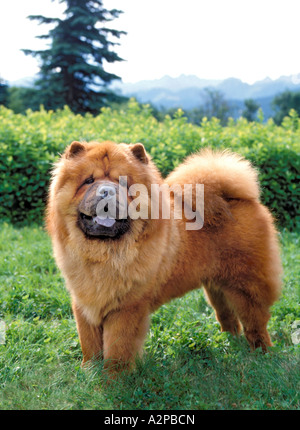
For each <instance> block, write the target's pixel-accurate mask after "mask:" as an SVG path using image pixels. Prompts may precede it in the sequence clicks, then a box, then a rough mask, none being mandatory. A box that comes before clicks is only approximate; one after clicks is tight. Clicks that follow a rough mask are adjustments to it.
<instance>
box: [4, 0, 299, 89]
mask: <svg viewBox="0 0 300 430" xmlns="http://www.w3.org/2000/svg"><path fill="white" fill-rule="evenodd" d="M104 6H105V7H107V8H109V9H113V8H117V9H121V10H123V11H124V13H123V14H122V15H121V16H120V18H119V19H117V20H115V21H113V22H112V23H110V26H111V27H112V28H115V29H119V30H124V31H127V32H128V35H127V36H123V37H122V38H121V40H120V43H121V45H120V47H118V48H116V50H117V52H118V54H119V55H120V56H121V57H122V58H124V59H125V60H126V61H124V62H122V63H115V64H112V65H109V66H107V67H106V70H107V71H110V72H113V73H116V74H117V75H119V76H121V77H122V79H123V81H124V82H136V81H139V80H143V79H156V78H160V77H162V76H164V75H170V76H173V77H176V76H179V75H181V74H194V75H196V76H198V77H200V78H207V79H211V78H213V79H224V78H228V77H237V78H240V79H242V80H243V81H245V82H249V83H252V82H254V81H256V80H260V79H264V78H265V77H267V76H268V77H270V78H272V79H276V78H278V77H279V76H281V75H298V74H299V73H300V55H299V17H300V1H299V0H180V1H179V0H104ZM63 10H64V6H63V5H61V4H59V3H58V0H56V1H54V2H52V1H51V0H13V1H11V2H6V1H4V0H1V1H0V76H1V77H2V78H4V79H6V80H16V79H20V78H23V77H26V76H32V75H34V74H35V73H36V72H37V71H38V65H37V60H35V59H33V58H32V57H26V56H25V55H24V54H23V53H21V52H20V49H21V48H28V49H36V48H43V47H44V46H45V41H39V40H38V39H35V36H37V35H39V34H45V33H47V32H48V26H39V25H38V24H37V23H35V22H32V21H29V20H28V19H26V17H27V16H28V15H29V14H41V15H42V14H44V15H46V16H59V15H60V14H61V12H62V11H63ZM299 76H300V75H299Z"/></svg>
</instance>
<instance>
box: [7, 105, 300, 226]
mask: <svg viewBox="0 0 300 430" xmlns="http://www.w3.org/2000/svg"><path fill="white" fill-rule="evenodd" d="M262 121H263V118H262V117H260V119H259V121H258V122H252V123H249V122H248V121H247V120H246V119H244V118H241V119H239V120H237V121H236V122H235V121H233V120H230V121H229V123H228V125H227V126H226V127H222V126H221V124H220V121H219V120H217V119H216V118H212V119H211V120H210V121H209V120H207V119H206V118H204V119H203V121H202V123H201V126H200V127H198V126H195V125H192V124H190V123H188V122H187V119H186V118H185V117H184V113H183V112H182V111H180V110H179V111H177V113H176V114H175V115H174V118H173V119H171V118H170V116H166V117H165V118H164V120H163V121H162V122H159V121H158V120H157V119H155V118H154V116H153V115H152V112H151V109H150V108H149V106H147V105H146V106H143V107H141V106H140V105H139V104H138V103H137V102H136V101H135V100H131V101H130V103H129V104H128V105H125V106H124V107H123V108H122V109H120V110H112V109H110V108H103V109H102V111H101V114H100V115H98V116H96V117H93V116H92V115H90V114H86V115H85V116H81V115H75V114H74V113H72V112H71V111H70V109H69V108H67V107H65V108H64V109H63V110H58V111H56V112H53V111H49V112H46V111H45V110H44V109H41V110H40V111H38V112H32V111H30V110H28V111H27V112H26V115H20V114H14V113H13V112H12V111H11V110H8V109H6V108H4V107H1V108H0V151H1V154H2V157H1V160H0V215H1V219H2V220H7V221H12V222H24V221H25V222H32V221H35V222H39V221H40V220H41V219H42V217H43V212H44V204H45V198H46V193H47V187H48V182H49V177H50V169H51V166H52V163H53V162H54V161H55V160H56V159H57V158H58V156H59V153H62V151H63V150H64V148H65V147H66V145H68V144H69V143H70V142H72V141H73V140H87V141H89V140H98V141H101V140H114V141H116V142H126V143H130V142H142V143H143V144H144V145H145V147H146V149H147V151H148V152H149V153H150V154H151V156H152V157H153V159H154V161H155V163H156V164H157V166H158V167H159V169H160V170H161V172H162V173H163V175H166V174H167V173H169V172H170V171H171V170H172V169H173V168H174V167H176V166H177V165H178V164H179V163H180V162H181V161H182V160H183V158H184V157H185V156H187V155H188V154H190V153H192V152H195V151H197V150H199V149H201V148H202V147H207V146H209V147H212V148H215V149H217V148H218V149H225V148H229V149H231V150H233V151H236V152H238V153H240V154H242V155H244V156H245V157H246V158H248V159H249V160H251V161H252V162H253V163H254V164H255V165H256V166H257V168H258V169H259V174H260V180H261V183H262V200H263V202H265V203H266V204H267V205H268V206H269V208H270V209H271V210H272V211H273V212H274V215H276V217H277V218H278V221H279V224H280V225H281V226H287V227H289V228H291V229H292V228H294V227H295V226H296V225H297V221H299V204H298V202H299V187H298V184H299V180H300V177H299V171H300V161H299V160H300V159H299V147H300V145H299V141H300V126H299V123H300V120H299V118H298V116H297V114H296V113H295V112H294V111H292V112H291V114H290V116H289V117H287V118H285V120H284V121H283V124H282V126H281V127H278V126H277V125H275V124H274V122H273V121H272V120H269V121H268V122H267V123H266V124H263V123H262Z"/></svg>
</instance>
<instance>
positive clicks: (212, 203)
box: [46, 141, 281, 371]
mask: <svg viewBox="0 0 300 430" xmlns="http://www.w3.org/2000/svg"><path fill="white" fill-rule="evenodd" d="M197 187H198V188H197ZM157 190H158V191H157ZM165 190H167V191H168V190H169V192H163V191H165ZM259 194H260V191H259V185H258V179H257V172H256V170H255V169H254V168H253V167H252V166H251V164H250V163H249V162H248V161H247V160H245V159H243V158H242V157H241V156H239V155H237V154H235V153H232V152H230V151H224V152H214V151H211V150H208V149H205V150H202V151H200V152H199V153H197V154H195V155H191V156H189V157H188V158H187V159H186V160H185V161H184V162H183V163H182V164H181V165H179V166H178V167H177V168H176V169H175V170H174V171H173V172H172V173H171V174H170V175H169V176H168V177H167V178H165V179H163V178H162V176H161V174H160V173H159V171H158V169H157V168H156V166H155V164H154V163H153V161H152V160H151V157H150V156H149V154H147V153H146V151H145V148H144V146H143V145H142V144H141V143H136V144H124V143H119V144H116V143H113V142H108V141H106V142H102V143H98V142H76V141H74V142H73V143H72V144H71V145H69V146H68V147H67V148H66V150H65V152H64V154H63V155H62V156H61V158H60V160H59V161H58V162H57V163H56V165H55V167H54V170H53V175H52V181H51V185H50V190H49V198H48V205H47V215H46V225H47V230H48V232H49V234H50V236H51V239H52V244H53V250H54V256H55V259H56V262H57V265H58V267H59V268H60V270H61V272H62V274H63V276H64V279H65V283H66V287H67V289H68V291H69V292H70V295H71V299H72V309H73V313H74V316H75V319H76V324H77V330H78V334H79V339H80V344H81V349H82V353H83V364H84V363H86V362H88V361H89V360H91V359H92V358H93V357H94V358H95V357H99V356H101V357H103V358H104V363H105V364H104V365H105V367H107V368H109V369H110V370H112V371H113V370H116V369H118V370H119V369H124V368H128V367H129V368H130V367H131V366H132V365H133V364H134V362H135V358H136V357H137V356H138V355H139V354H140V353H141V351H142V347H143V342H144V339H145V336H146V334H147V330H148V327H149V316H150V314H151V313H152V312H153V311H155V310H156V309H158V308H159V306H161V305H162V304H164V303H166V302H168V301H170V300H172V299H174V298H176V297H180V296H182V295H184V294H185V293H187V292H188V291H191V290H193V289H196V288H199V287H201V286H203V288H204V290H205V295H206V297H207V300H208V301H209V303H210V304H211V306H212V307H213V308H214V310H215V315H216V318H217V320H218V321H219V323H220V326H221V330H222V331H228V332H230V333H232V334H233V335H238V334H240V332H241V331H242V330H243V332H244V335H245V337H246V339H247V340H248V342H249V344H250V347H251V349H255V348H258V347H261V348H262V350H264V351H266V350H267V348H268V347H269V346H271V340H270V336H269V334H268V331H267V323H268V320H269V317H270V313H269V308H270V306H271V305H272V304H273V303H274V301H275V300H277V299H278V297H279V294H280V285H281V281H280V278H281V263H280V256H279V247H278V241H277V232H276V229H275V227H274V223H273V219H272V216H271V214H270V212H269V211H268V209H267V208H266V207H265V206H263V205H262V204H261V202H260V198H259ZM164 208H165V213H163V209H164Z"/></svg>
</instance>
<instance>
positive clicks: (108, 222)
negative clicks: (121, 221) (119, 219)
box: [93, 216, 116, 227]
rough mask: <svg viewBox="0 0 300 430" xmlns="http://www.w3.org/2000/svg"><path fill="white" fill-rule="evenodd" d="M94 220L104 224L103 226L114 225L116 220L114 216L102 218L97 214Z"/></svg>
mask: <svg viewBox="0 0 300 430" xmlns="http://www.w3.org/2000/svg"><path fill="white" fill-rule="evenodd" d="M93 220H94V222H95V223H97V224H99V225H102V226H103V227H112V226H113V225H114V223H115V222H116V220H115V219H113V218H100V217H99V216H96V217H95V218H93Z"/></svg>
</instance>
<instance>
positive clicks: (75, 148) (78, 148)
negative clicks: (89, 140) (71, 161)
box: [64, 140, 85, 158]
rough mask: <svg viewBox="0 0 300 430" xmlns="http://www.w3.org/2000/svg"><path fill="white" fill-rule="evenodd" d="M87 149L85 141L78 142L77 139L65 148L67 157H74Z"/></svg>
mask: <svg viewBox="0 0 300 430" xmlns="http://www.w3.org/2000/svg"><path fill="white" fill-rule="evenodd" d="M83 151H85V145H84V143H81V142H77V141H76V140H75V141H74V142H72V143H71V145H69V146H68V147H67V149H66V150H65V153H64V155H65V157H66V158H73V157H76V156H77V155H79V154H80V153H81V152H83Z"/></svg>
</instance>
